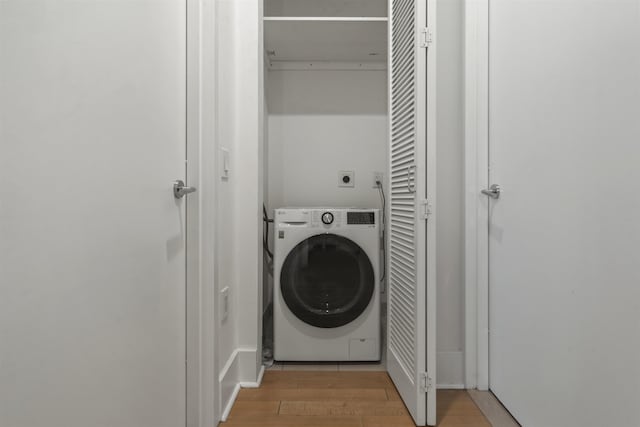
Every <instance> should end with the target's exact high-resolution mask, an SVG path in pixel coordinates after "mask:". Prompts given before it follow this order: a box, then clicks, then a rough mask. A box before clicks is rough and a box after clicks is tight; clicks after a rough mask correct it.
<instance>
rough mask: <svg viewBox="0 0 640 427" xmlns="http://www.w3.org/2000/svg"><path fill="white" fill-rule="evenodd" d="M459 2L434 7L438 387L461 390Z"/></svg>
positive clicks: (443, 2) (450, 0) (442, 2)
mask: <svg viewBox="0 0 640 427" xmlns="http://www.w3.org/2000/svg"><path fill="white" fill-rule="evenodd" d="M462 6H463V0H440V1H438V5H437V7H438V10H437V12H438V22H437V34H436V37H437V42H438V70H437V73H438V93H437V96H438V101H437V106H438V117H437V126H438V128H437V137H438V146H437V156H438V166H437V168H438V171H437V180H438V183H437V185H438V188H437V192H438V205H437V218H438V219H437V221H438V224H437V230H438V231H437V268H438V271H437V274H438V290H437V307H438V308H437V312H438V318H437V323H438V325H437V328H438V332H437V333H438V337H437V347H438V360H437V363H438V372H437V379H438V384H439V385H441V386H443V385H444V386H446V385H449V386H462V385H463V384H464V353H463V350H464V180H463V178H464V152H463V149H464V127H463V126H464V103H463V102H464V101H463V74H462V71H463V40H464V28H463V25H462V24H463V8H462Z"/></svg>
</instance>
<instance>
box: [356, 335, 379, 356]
mask: <svg viewBox="0 0 640 427" xmlns="http://www.w3.org/2000/svg"><path fill="white" fill-rule="evenodd" d="M377 359H380V346H379V345H378V340H377V339H375V338H351V339H350V340H349V360H353V361H358V360H377Z"/></svg>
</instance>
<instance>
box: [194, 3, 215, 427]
mask: <svg viewBox="0 0 640 427" xmlns="http://www.w3.org/2000/svg"><path fill="white" fill-rule="evenodd" d="M186 8H187V20H186V29H187V34H186V40H187V43H186V45H187V46H186V48H187V49H186V52H187V53H186V55H187V56H186V64H185V67H186V130H185V131H186V146H187V147H186V152H187V158H186V178H187V179H186V180H187V185H192V186H195V187H196V188H197V189H198V191H197V192H196V193H195V194H193V195H191V196H188V197H186V198H185V201H186V282H185V283H186V318H185V321H186V325H185V327H186V354H185V369H186V388H185V390H186V396H185V399H186V419H185V426H187V427H209V426H215V425H217V423H218V422H219V421H220V413H221V411H220V399H219V398H220V390H219V383H218V381H217V378H218V371H217V353H216V349H217V339H216V337H217V336H218V334H217V322H216V320H215V319H216V317H215V312H216V310H215V307H216V292H215V268H216V266H215V259H216V258H215V234H214V233H215V221H216V212H215V206H216V203H215V200H216V193H215V182H216V181H215V176H216V167H217V166H216V165H217V163H216V158H217V157H216V150H215V128H216V111H215V96H216V66H215V65H216V51H215V47H216V31H215V28H216V27H215V20H216V7H215V0H186Z"/></svg>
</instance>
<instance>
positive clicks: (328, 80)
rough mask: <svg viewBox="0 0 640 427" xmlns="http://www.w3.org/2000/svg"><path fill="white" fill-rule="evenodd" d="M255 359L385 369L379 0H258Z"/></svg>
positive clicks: (382, 11) (384, 63) (383, 87)
mask: <svg viewBox="0 0 640 427" xmlns="http://www.w3.org/2000/svg"><path fill="white" fill-rule="evenodd" d="M263 26H264V46H263V47H264V57H265V64H264V88H265V90H264V92H265V96H264V114H265V115H264V124H265V126H264V141H265V142H264V147H263V170H264V177H263V178H264V180H263V182H264V188H263V193H264V241H263V247H264V268H263V271H264V274H263V276H264V277H263V301H262V304H263V310H262V311H263V334H262V336H263V362H264V364H265V366H267V367H268V368H269V369H284V370H287V369H296V368H299V369H314V368H317V369H324V370H327V369H329V370H336V371H349V370H381V371H384V370H386V365H385V363H386V361H385V353H386V351H385V350H384V349H385V346H384V343H385V339H386V289H387V286H386V281H387V274H386V259H385V258H386V257H385V253H386V252H385V235H386V231H385V224H384V222H385V219H386V216H387V215H386V212H385V209H386V199H387V197H388V194H389V188H388V180H387V176H388V164H389V160H388V152H389V129H388V128H389V126H388V123H389V116H388V81H389V78H388V12H387V1H386V0H323V1H317V0H265V2H264V16H263Z"/></svg>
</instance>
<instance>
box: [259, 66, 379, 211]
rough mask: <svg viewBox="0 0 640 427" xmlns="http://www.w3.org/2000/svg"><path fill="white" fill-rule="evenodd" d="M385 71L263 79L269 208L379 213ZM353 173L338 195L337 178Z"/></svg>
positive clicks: (284, 74)
mask: <svg viewBox="0 0 640 427" xmlns="http://www.w3.org/2000/svg"><path fill="white" fill-rule="evenodd" d="M386 87H387V82H386V72H385V71H270V72H269V76H268V86H267V92H268V93H267V99H268V106H269V140H268V145H269V149H268V153H269V157H268V160H269V162H268V163H269V171H268V174H269V178H268V181H269V186H268V187H269V192H268V199H269V206H268V207H269V208H270V211H272V210H273V209H275V208H279V207H284V206H320V205H325V206H343V207H346V206H353V207H369V208H370V207H381V203H380V196H379V193H378V190H377V189H376V188H374V187H373V172H385V171H386V170H387V160H386V159H387V150H388V148H387V143H386V141H387V113H386V110H387V104H386V103H387V101H386ZM342 170H349V171H354V172H355V187H339V186H338V182H339V181H338V176H339V175H338V172H339V171H342Z"/></svg>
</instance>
